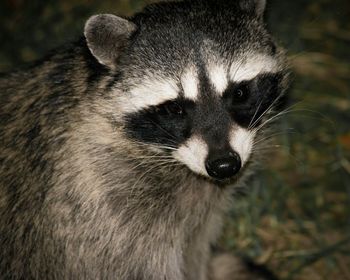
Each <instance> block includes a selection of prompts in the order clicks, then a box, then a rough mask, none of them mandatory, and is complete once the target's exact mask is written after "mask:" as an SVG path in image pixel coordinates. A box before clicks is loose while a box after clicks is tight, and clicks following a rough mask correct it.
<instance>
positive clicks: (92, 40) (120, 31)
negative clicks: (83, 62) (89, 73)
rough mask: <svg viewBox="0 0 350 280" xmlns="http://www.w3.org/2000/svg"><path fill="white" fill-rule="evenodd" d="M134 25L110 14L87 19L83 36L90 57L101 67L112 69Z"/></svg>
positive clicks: (134, 28)
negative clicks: (90, 54)
mask: <svg viewBox="0 0 350 280" xmlns="http://www.w3.org/2000/svg"><path fill="white" fill-rule="evenodd" d="M135 30H136V25H135V24H134V23H132V22H130V21H128V20H126V19H123V18H121V17H117V16H115V15H110V14H101V15H95V16H92V17H91V18H89V19H88V21H87V22H86V24H85V28H84V35H85V38H86V42H87V45H88V47H89V49H90V51H91V53H92V55H93V56H94V57H95V58H96V59H97V60H98V61H99V62H100V63H101V64H103V65H106V66H108V67H111V68H114V67H115V62H116V59H117V58H118V56H119V54H120V52H121V51H122V50H123V48H124V47H126V45H127V43H128V40H129V38H130V36H131V34H132V33H133V32H134V31H135Z"/></svg>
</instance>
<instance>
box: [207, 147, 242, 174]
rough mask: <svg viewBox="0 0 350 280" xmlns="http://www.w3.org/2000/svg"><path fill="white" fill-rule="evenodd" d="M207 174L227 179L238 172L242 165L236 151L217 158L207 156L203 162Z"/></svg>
mask: <svg viewBox="0 0 350 280" xmlns="http://www.w3.org/2000/svg"><path fill="white" fill-rule="evenodd" d="M205 167H206V169H207V172H208V174H209V176H211V177H213V178H215V179H228V178H231V177H233V176H234V175H236V174H237V173H238V171H239V170H240V169H241V167H242V162H241V158H240V157H239V155H238V154H237V153H230V154H229V155H228V156H226V157H222V158H219V159H213V160H212V159H210V158H208V159H207V161H206V164H205Z"/></svg>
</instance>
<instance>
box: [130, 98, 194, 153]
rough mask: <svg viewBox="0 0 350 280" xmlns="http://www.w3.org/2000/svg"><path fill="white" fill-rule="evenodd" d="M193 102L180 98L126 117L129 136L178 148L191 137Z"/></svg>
mask: <svg viewBox="0 0 350 280" xmlns="http://www.w3.org/2000/svg"><path fill="white" fill-rule="evenodd" d="M194 107H195V104H194V102H193V101H190V100H186V99H184V98H178V99H176V100H173V101H168V102H165V103H163V104H161V105H158V106H153V107H150V108H148V109H145V110H142V111H140V112H138V113H134V114H131V115H129V116H128V117H126V120H125V122H126V130H127V132H128V134H129V135H130V136H131V137H132V138H134V139H136V140H138V141H141V142H146V143H154V144H163V145H167V146H171V147H178V146H179V144H181V143H182V142H184V141H185V140H186V139H187V138H188V137H189V135H190V132H191V129H192V121H191V116H192V115H193V110H194Z"/></svg>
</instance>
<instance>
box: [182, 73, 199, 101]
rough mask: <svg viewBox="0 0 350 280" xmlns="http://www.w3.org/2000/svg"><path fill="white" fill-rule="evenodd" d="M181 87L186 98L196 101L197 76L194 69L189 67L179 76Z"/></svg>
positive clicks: (197, 90)
mask: <svg viewBox="0 0 350 280" xmlns="http://www.w3.org/2000/svg"><path fill="white" fill-rule="evenodd" d="M181 85H182V88H183V90H184V95H185V97H186V98H188V99H191V100H196V99H197V97H198V92H199V81H198V74H197V71H196V69H195V67H190V68H188V69H186V70H185V71H184V73H183V74H182V76H181Z"/></svg>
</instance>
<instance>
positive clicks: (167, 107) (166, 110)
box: [156, 101, 184, 116]
mask: <svg viewBox="0 0 350 280" xmlns="http://www.w3.org/2000/svg"><path fill="white" fill-rule="evenodd" d="M156 112H157V113H158V114H160V115H176V116H182V115H183V114H184V110H183V108H182V107H181V105H180V104H178V103H177V102H174V101H169V102H166V103H164V104H162V105H161V106H159V107H157V108H156Z"/></svg>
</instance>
